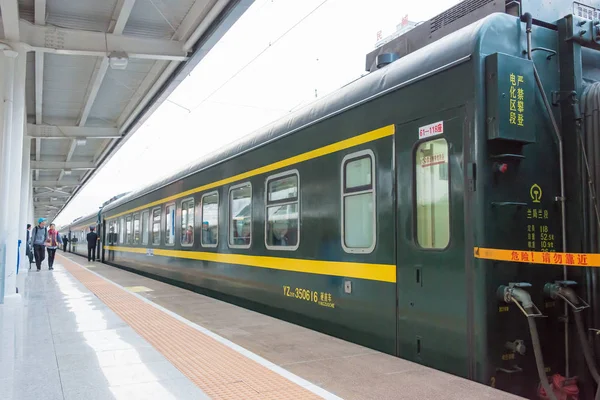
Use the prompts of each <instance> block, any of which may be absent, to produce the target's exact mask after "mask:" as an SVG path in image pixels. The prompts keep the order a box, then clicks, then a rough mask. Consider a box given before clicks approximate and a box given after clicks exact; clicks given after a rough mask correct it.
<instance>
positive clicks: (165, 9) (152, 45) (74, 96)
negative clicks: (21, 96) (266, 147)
mask: <svg viewBox="0 0 600 400" xmlns="http://www.w3.org/2000/svg"><path fill="white" fill-rule="evenodd" d="M251 4H252V1H251V0H0V12H1V14H2V19H1V20H2V29H1V30H0V32H3V33H4V37H3V40H2V41H4V42H9V43H10V42H11V41H16V40H18V41H19V42H21V43H24V44H25V45H26V48H27V50H28V53H27V71H26V73H27V80H26V88H25V92H26V99H25V104H26V108H27V110H26V111H27V128H26V129H27V130H26V135H27V136H29V137H30V138H31V139H30V140H31V141H32V143H31V169H32V176H33V190H34V192H33V198H34V216H35V218H36V219H37V218H38V217H46V218H49V219H51V218H54V217H55V216H56V215H57V214H58V213H59V212H60V211H61V210H62V209H63V208H64V207H65V206H66V204H68V202H69V201H70V200H71V199H72V198H73V196H74V195H75V194H77V192H78V191H79V190H81V188H82V187H83V185H85V183H86V182H88V181H89V180H90V179H91V178H92V177H93V176H94V174H95V172H96V171H98V169H99V167H101V166H102V164H104V163H106V162H107V161H108V160H109V159H110V157H111V155H112V154H114V152H115V151H117V150H118V149H119V148H120V147H121V146H122V145H123V143H124V142H125V141H126V140H127V139H128V138H129V137H130V136H131V134H132V133H133V132H134V131H135V130H136V129H137V128H139V126H141V124H142V123H143V122H144V121H145V119H146V118H147V117H148V116H149V115H150V114H151V113H152V112H153V111H154V110H155V109H156V108H157V107H158V105H160V104H161V103H162V102H163V101H164V100H165V99H166V98H167V97H168V95H169V94H170V93H171V92H172V91H173V90H174V89H175V88H176V87H177V85H178V84H179V83H180V82H181V81H182V80H183V79H184V77H185V76H186V75H187V74H188V73H189V72H190V71H191V70H192V69H193V68H194V66H196V65H197V64H198V63H199V62H200V61H201V60H202V58H203V57H204V56H205V55H206V54H207V53H208V51H209V50H210V49H211V48H212V47H213V46H214V45H215V44H216V43H217V42H218V40H219V39H220V38H221V37H222V36H223V35H224V34H225V33H226V32H227V30H228V29H229V28H230V27H231V26H232V25H233V23H235V21H236V20H237V19H238V18H239V17H240V16H241V15H242V14H243V13H244V12H245V11H246V10H247V9H248V7H249V6H250V5H251ZM16 38H18V39H16Z"/></svg>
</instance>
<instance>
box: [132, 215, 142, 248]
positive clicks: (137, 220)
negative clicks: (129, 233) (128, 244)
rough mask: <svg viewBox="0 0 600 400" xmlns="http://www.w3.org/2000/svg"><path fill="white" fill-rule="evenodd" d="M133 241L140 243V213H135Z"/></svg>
mask: <svg viewBox="0 0 600 400" xmlns="http://www.w3.org/2000/svg"><path fill="white" fill-rule="evenodd" d="M133 243H135V244H140V214H139V213H138V214H133Z"/></svg>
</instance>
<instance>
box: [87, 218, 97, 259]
mask: <svg viewBox="0 0 600 400" xmlns="http://www.w3.org/2000/svg"><path fill="white" fill-rule="evenodd" d="M97 241H98V234H97V233H96V232H94V227H93V226H90V233H88V234H87V243H88V262H90V261H96V242H97Z"/></svg>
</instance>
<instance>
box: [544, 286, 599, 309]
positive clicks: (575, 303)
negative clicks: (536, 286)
mask: <svg viewBox="0 0 600 400" xmlns="http://www.w3.org/2000/svg"><path fill="white" fill-rule="evenodd" d="M575 285H577V282H575V281H555V282H554V283H549V282H548V283H546V284H545V285H544V294H546V296H548V297H550V298H552V299H561V300H563V301H564V302H565V303H566V304H567V305H568V306H569V307H571V308H572V309H573V312H580V311H583V310H585V309H586V308H589V307H590V306H589V304H587V303H586V302H585V301H584V300H583V299H582V298H581V297H579V296H578V295H577V293H575V290H573V288H572V287H573V286H575Z"/></svg>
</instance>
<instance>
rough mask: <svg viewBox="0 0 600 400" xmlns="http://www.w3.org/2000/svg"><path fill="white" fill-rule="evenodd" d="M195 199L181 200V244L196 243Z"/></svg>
mask: <svg viewBox="0 0 600 400" xmlns="http://www.w3.org/2000/svg"><path fill="white" fill-rule="evenodd" d="M195 207H196V204H195V202H194V199H187V200H183V201H182V202H181V245H182V246H192V245H193V244H194V226H195V225H194V209H195Z"/></svg>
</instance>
